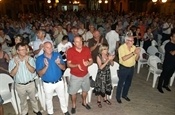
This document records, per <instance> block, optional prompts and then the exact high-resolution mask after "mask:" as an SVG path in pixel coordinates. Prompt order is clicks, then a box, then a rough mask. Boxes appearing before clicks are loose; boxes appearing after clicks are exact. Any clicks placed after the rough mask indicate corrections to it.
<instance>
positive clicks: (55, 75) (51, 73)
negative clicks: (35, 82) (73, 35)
mask: <svg viewBox="0 0 175 115" xmlns="http://www.w3.org/2000/svg"><path fill="white" fill-rule="evenodd" d="M58 57H59V58H60V60H61V64H65V63H64V61H63V59H62V57H61V54H60V53H58V52H52V56H51V58H50V59H49V58H47V57H46V56H45V55H44V54H42V55H40V56H39V57H37V59H36V71H37V72H38V71H40V70H41V69H43V68H44V66H45V64H44V59H45V58H46V59H47V61H48V63H49V65H48V68H47V70H46V72H45V74H44V75H43V76H41V79H42V80H43V81H47V82H55V81H58V80H59V79H61V77H62V71H61V69H60V67H59V66H58V65H57V64H56V63H55V60H56V59H57V58H58Z"/></svg>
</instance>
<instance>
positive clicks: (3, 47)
mask: <svg viewBox="0 0 175 115" xmlns="http://www.w3.org/2000/svg"><path fill="white" fill-rule="evenodd" d="M6 39H7V40H9V41H11V39H10V37H9V36H8V35H5V36H4V38H2V37H1V36H0V43H2V42H4V40H6ZM2 50H3V51H5V52H7V53H8V52H9V51H10V47H8V45H7V43H6V42H5V43H4V44H2Z"/></svg>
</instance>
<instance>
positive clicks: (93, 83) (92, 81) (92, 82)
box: [89, 76, 95, 87]
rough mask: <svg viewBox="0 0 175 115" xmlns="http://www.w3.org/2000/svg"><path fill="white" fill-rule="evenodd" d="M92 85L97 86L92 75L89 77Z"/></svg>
mask: <svg viewBox="0 0 175 115" xmlns="http://www.w3.org/2000/svg"><path fill="white" fill-rule="evenodd" d="M89 82H90V87H95V81H94V80H93V79H92V76H90V77H89Z"/></svg>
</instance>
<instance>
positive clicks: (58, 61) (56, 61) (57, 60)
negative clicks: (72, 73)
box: [55, 56, 61, 64]
mask: <svg viewBox="0 0 175 115" xmlns="http://www.w3.org/2000/svg"><path fill="white" fill-rule="evenodd" d="M60 62H61V60H60V58H59V56H58V57H57V59H56V60H55V63H56V64H60Z"/></svg>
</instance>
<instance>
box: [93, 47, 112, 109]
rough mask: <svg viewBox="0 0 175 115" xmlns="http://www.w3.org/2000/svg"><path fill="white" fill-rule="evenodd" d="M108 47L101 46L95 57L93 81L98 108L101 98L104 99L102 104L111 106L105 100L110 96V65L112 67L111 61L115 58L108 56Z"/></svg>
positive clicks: (100, 106)
mask: <svg viewBox="0 0 175 115" xmlns="http://www.w3.org/2000/svg"><path fill="white" fill-rule="evenodd" d="M108 48H109V47H108V45H107V44H102V45H101V46H100V48H99V54H98V55H97V64H98V67H99V69H98V73H97V77H96V80H95V82H96V83H95V88H94V91H95V95H96V96H97V104H98V107H99V108H102V105H101V97H103V98H104V102H105V103H107V104H108V105H111V102H110V101H109V100H107V97H106V95H110V94H111V90H112V84H111V74H110V68H109V67H110V65H114V62H113V59H114V57H115V56H113V55H108Z"/></svg>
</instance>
